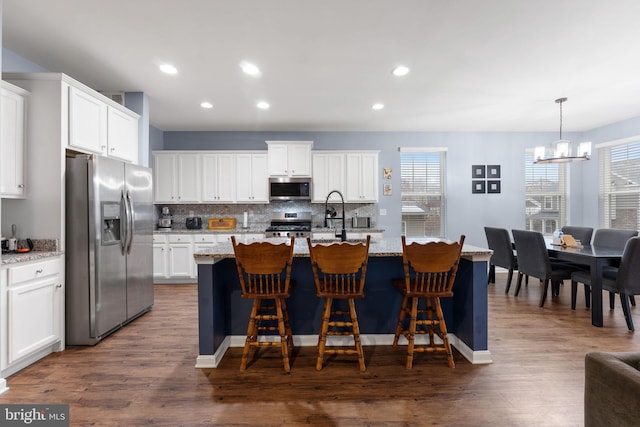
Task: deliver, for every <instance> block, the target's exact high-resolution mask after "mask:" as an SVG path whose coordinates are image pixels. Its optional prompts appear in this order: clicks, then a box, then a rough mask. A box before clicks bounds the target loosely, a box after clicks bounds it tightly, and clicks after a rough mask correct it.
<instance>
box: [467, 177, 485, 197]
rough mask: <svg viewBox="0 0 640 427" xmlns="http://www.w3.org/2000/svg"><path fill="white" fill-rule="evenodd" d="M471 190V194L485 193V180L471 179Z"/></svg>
mask: <svg viewBox="0 0 640 427" xmlns="http://www.w3.org/2000/svg"><path fill="white" fill-rule="evenodd" d="M471 192H472V193H473V194H484V193H486V186H485V181H483V180H473V181H471Z"/></svg>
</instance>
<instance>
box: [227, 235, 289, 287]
mask: <svg viewBox="0 0 640 427" xmlns="http://www.w3.org/2000/svg"><path fill="white" fill-rule="evenodd" d="M294 242H295V237H291V240H290V242H289V244H286V243H280V244H274V243H271V242H252V243H248V244H247V243H237V242H236V239H235V236H231V243H232V244H233V252H234V254H235V258H236V266H237V268H238V276H239V279H240V286H241V288H242V297H243V298H261V297H262V298H264V297H273V296H288V295H289V282H290V280H291V264H292V262H293V246H294Z"/></svg>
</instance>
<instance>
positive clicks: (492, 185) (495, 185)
mask: <svg viewBox="0 0 640 427" xmlns="http://www.w3.org/2000/svg"><path fill="white" fill-rule="evenodd" d="M499 192H500V181H493V180H488V181H487V193H499Z"/></svg>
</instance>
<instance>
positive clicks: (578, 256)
mask: <svg viewBox="0 0 640 427" xmlns="http://www.w3.org/2000/svg"><path fill="white" fill-rule="evenodd" d="M545 241H546V246H547V251H548V253H549V257H550V258H555V259H559V260H563V261H569V262H572V263H574V264H580V265H585V266H587V267H589V271H590V273H591V324H592V325H593V326H598V327H602V269H603V267H605V266H608V265H619V263H620V260H621V259H622V252H623V249H619V248H608V247H603V246H594V245H580V244H579V245H577V246H562V245H560V244H555V243H553V240H552V239H545Z"/></svg>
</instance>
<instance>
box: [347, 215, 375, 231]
mask: <svg viewBox="0 0 640 427" xmlns="http://www.w3.org/2000/svg"><path fill="white" fill-rule="evenodd" d="M351 228H371V217H369V216H354V217H352V218H351Z"/></svg>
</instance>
